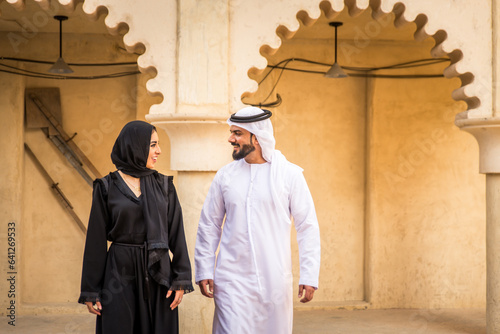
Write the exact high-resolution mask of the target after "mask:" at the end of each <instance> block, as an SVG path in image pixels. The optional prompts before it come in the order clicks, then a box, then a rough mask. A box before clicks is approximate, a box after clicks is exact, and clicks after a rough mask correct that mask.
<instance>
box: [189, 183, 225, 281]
mask: <svg viewBox="0 0 500 334" xmlns="http://www.w3.org/2000/svg"><path fill="white" fill-rule="evenodd" d="M224 216H225V207H224V199H223V197H222V193H221V189H220V173H217V174H216V175H215V178H214V180H213V182H212V185H211V186H210V189H209V191H208V195H207V197H206V199H205V203H204V204H203V210H202V211H201V216H200V221H199V223H198V233H197V235H196V246H195V251H194V262H195V281H196V284H198V283H199V282H200V281H202V280H204V279H214V268H215V252H216V250H217V247H218V246H219V242H220V238H221V233H222V223H223V221H224Z"/></svg>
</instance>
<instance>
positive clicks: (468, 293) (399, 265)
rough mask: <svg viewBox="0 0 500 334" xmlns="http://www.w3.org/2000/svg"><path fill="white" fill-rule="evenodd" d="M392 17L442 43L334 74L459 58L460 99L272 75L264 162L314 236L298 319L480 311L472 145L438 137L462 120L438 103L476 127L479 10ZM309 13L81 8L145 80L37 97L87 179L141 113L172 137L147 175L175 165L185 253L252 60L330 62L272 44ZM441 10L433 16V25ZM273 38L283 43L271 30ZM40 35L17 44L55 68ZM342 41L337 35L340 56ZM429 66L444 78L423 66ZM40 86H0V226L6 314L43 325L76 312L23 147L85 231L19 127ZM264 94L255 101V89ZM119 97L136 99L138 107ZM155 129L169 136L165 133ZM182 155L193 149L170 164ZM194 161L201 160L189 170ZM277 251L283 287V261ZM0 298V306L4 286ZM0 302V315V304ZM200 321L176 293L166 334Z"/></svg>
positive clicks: (66, 246)
mask: <svg viewBox="0 0 500 334" xmlns="http://www.w3.org/2000/svg"><path fill="white" fill-rule="evenodd" d="M13 2H14V3H15V4H21V1H17V2H15V1H13ZM70 2H71V1H70ZM346 2H347V3H348V7H349V13H348V11H347V9H345V8H346V6H345V5H344V1H342V0H335V1H330V3H331V5H332V7H333V10H334V11H338V12H342V11H343V12H342V14H341V15H349V17H350V14H359V13H360V12H362V10H364V9H365V8H367V7H368V5H369V2H368V1H361V0H360V1H346ZM400 2H402V3H404V4H405V6H406V9H405V10H406V11H405V14H404V15H403V16H402V17H401V18H400V19H398V20H397V22H400V23H401V22H404V21H405V20H410V21H411V20H413V19H415V18H416V17H417V15H418V14H421V13H423V14H425V15H426V17H427V18H428V25H426V27H425V28H424V29H421V27H422V22H421V21H422V20H421V19H422V17H420V19H419V22H420V23H419V25H418V27H419V31H418V32H419V35H425V34H430V35H432V34H434V33H435V32H436V31H438V30H439V29H444V31H446V35H447V36H446V38H445V40H446V42H445V43H443V44H441V42H443V38H442V35H439V34H438V35H439V36H438V37H439V38H438V40H439V43H438V44H439V45H438V47H437V48H434V49H433V45H434V43H433V41H432V40H430V39H429V40H426V41H425V42H422V43H420V42H418V43H417V42H413V41H412V40H411V38H410V39H406V40H405V41H399V40H398V41H395V40H388V41H381V42H380V41H379V42H377V41H376V38H374V40H372V43H370V45H369V46H368V47H366V48H363V50H362V52H360V53H359V54H357V55H356V56H355V57H354V58H353V59H351V61H352V62H353V63H351V64H347V63H346V64H345V65H378V64H381V63H382V64H386V63H393V62H396V61H397V60H398V59H407V58H415V57H428V56H429V55H430V54H431V52H432V53H433V54H434V55H440V56H442V55H444V54H445V53H446V52H451V51H453V50H454V49H460V50H461V51H462V52H463V55H464V56H463V61H462V62H459V63H457V65H456V66H454V67H453V68H452V69H448V70H446V73H447V74H449V75H450V76H454V75H456V74H457V73H464V72H467V71H470V72H471V73H473V74H474V76H475V77H476V78H477V79H476V81H474V84H473V85H469V86H467V88H466V89H459V88H460V85H461V84H460V82H459V81H458V80H457V79H453V80H447V79H420V80H386V79H373V80H365V79H359V78H347V79H343V81H331V80H327V79H323V78H321V77H319V76H317V75H316V76H315V75H309V74H299V73H292V72H287V73H285V74H284V77H283V79H282V81H281V82H280V84H279V90H278V92H279V93H280V94H281V95H282V97H283V98H284V103H283V105H282V106H280V107H279V108H277V109H276V112H275V117H274V119H273V122H274V126H275V129H276V137H277V141H278V148H279V149H281V150H282V151H283V152H284V153H285V155H287V157H288V158H289V159H290V160H291V161H292V162H295V163H297V164H298V165H300V166H302V167H303V168H304V169H305V172H304V173H305V176H306V179H307V181H308V183H309V185H310V187H311V191H312V193H313V197H314V199H315V203H316V206H317V210H318V217H319V220H320V227H321V232H322V243H323V249H324V250H323V261H322V269H321V278H320V290H319V291H318V293H317V294H316V296H315V302H313V304H312V305H332V304H333V303H336V302H340V304H341V305H342V303H344V304H347V303H349V301H351V300H367V301H369V302H370V303H371V305H372V307H375V308H384V307H388V308H392V307H417V308H418V307H482V306H484V294H485V293H484V290H485V283H484V282H485V262H484V258H485V245H484V234H485V230H484V220H485V217H484V216H485V210H484V209H485V208H484V177H483V176H480V175H479V174H478V173H477V172H478V163H477V161H478V149H477V145H476V143H475V142H474V140H473V138H472V137H471V136H469V135H468V134H466V133H464V132H460V131H459V130H458V128H456V127H455V126H454V125H453V119H454V115H455V114H457V113H459V112H462V111H464V110H465V109H466V107H465V105H464V104H463V103H457V102H454V101H453V100H452V98H451V97H452V94H453V95H454V96H455V97H456V98H458V99H467V98H470V97H474V96H479V97H480V98H481V105H480V108H479V109H477V112H476V111H475V112H472V113H469V114H468V115H465V116H464V117H469V116H474V115H475V116H480V115H482V116H485V115H488V114H491V105H492V101H491V99H492V98H491V92H492V91H491V86H490V84H491V72H492V71H491V49H492V45H491V40H492V39H491V8H490V2H489V1H487V0H480V1H475V2H469V1H465V0H460V1H451V0H446V1H439V2H436V1H432V0H426V1H413V0H402V1H400ZM42 3H45V2H43V1H42ZM374 3H375V2H374ZM395 3H396V1H392V0H382V1H381V4H382V8H381V11H383V12H389V11H391V10H392V9H393V5H394V4H395ZM319 4H320V1H317V2H314V1H313V2H311V1H305V0H294V1H289V2H287V3H286V4H285V3H284V2H280V1H267V0H266V1H265V0H259V1H253V2H248V1H241V0H231V1H229V2H227V1H215V2H214V1H209V0H206V1H203V2H198V1H194V0H183V1H181V2H175V1H156V0H149V1H142V2H137V1H121V0H87V1H85V3H84V5H83V8H84V10H85V11H86V12H87V13H90V14H92V13H93V14H97V13H98V12H100V10H98V9H102V8H101V7H100V6H106V8H107V9H108V12H109V14H108V16H107V18H106V25H107V26H108V28H110V30H111V31H116V30H119V29H118V28H119V27H121V26H122V25H120V23H122V22H124V23H126V24H127V25H128V26H129V33H128V34H127V35H126V36H125V44H126V45H127V47H128V48H129V50H134V48H135V47H136V46H140V45H141V44H142V45H144V46H145V47H146V53H145V54H144V55H143V56H141V57H140V58H139V65H140V66H141V68H143V69H146V68H154V69H156V71H157V72H158V75H157V77H156V78H155V79H154V80H150V81H148V78H149V77H146V76H144V75H142V76H140V77H138V78H123V79H119V80H115V81H113V83H109V82H106V81H90V82H72V81H65V82H50V86H57V87H60V88H61V96H62V99H61V103H62V107H63V123H64V127H65V128H66V131H67V132H68V133H73V132H78V133H79V134H78V136H77V137H76V138H75V142H77V143H78V144H79V145H81V148H82V149H83V150H84V151H86V152H87V153H88V154H89V157H90V158H91V160H92V161H93V162H94V163H95V164H96V166H97V168H98V169H99V170H100V171H101V173H103V174H104V173H106V172H108V171H109V170H112V169H113V166H112V165H111V163H110V161H109V152H110V149H111V146H112V143H113V140H114V138H116V135H117V133H118V131H119V130H120V129H121V127H122V125H123V124H124V123H125V122H126V121H128V120H131V119H135V118H139V119H144V118H145V117H146V115H148V117H149V118H150V120H153V121H155V122H158V124H160V125H161V126H162V128H163V129H169V127H171V128H173V127H177V128H180V129H182V131H178V132H177V135H175V137H172V138H168V137H167V135H166V133H165V132H164V131H163V130H161V131H160V140H161V144H162V148H163V154H162V159H161V160H160V163H159V164H158V169H159V170H160V171H162V172H165V173H172V172H171V171H169V169H170V166H171V164H174V163H175V164H176V166H180V167H179V168H176V170H179V172H173V173H174V174H175V175H176V179H175V180H176V181H175V182H176V185H177V187H178V191H179V197H180V199H181V204H182V206H183V209H184V216H185V228H186V235H187V241H188V246H189V251H190V254H191V256H192V255H193V253H194V238H195V232H196V226H197V220H198V217H199V212H200V210H201V207H202V203H203V200H204V196H205V194H206V191H207V190H208V186H209V184H210V181H211V179H212V177H213V175H214V172H215V169H216V166H220V165H221V164H223V163H224V162H225V161H226V160H225V159H227V158H226V156H225V155H224V154H225V150H226V147H227V154H228V155H229V154H230V148H229V146H228V144H227V143H226V142H225V137H226V135H227V133H226V132H225V131H226V130H225V125H224V123H223V120H224V118H226V117H227V115H228V114H229V112H234V111H235V109H237V108H238V107H240V106H241V105H242V103H241V100H240V98H241V96H242V94H244V93H245V92H253V91H254V90H256V89H257V85H256V82H255V81H252V80H251V78H249V77H248V70H249V69H251V68H252V67H253V66H257V67H258V68H259V69H264V68H265V66H266V58H264V56H263V55H261V54H260V52H262V53H263V54H265V55H267V57H268V58H269V59H270V60H273V59H274V60H276V59H280V57H283V58H285V57H289V56H292V55H293V56H299V55H302V56H303V57H305V58H308V57H309V58H311V57H313V56H314V57H315V59H316V60H321V59H323V60H324V61H331V56H332V54H331V51H328V52H326V51H325V50H326V48H328V49H330V50H331V44H330V43H331V40H329V41H324V40H323V41H310V40H305V39H303V40H290V41H286V40H285V41H283V42H282V41H281V40H280V38H279V37H278V36H277V34H276V29H277V28H278V27H280V26H281V25H283V26H286V27H287V28H288V29H289V30H290V31H293V30H296V29H298V28H299V27H300V24H299V21H298V20H297V18H296V16H297V13H298V12H299V11H300V10H305V11H307V15H302V17H305V18H308V19H307V20H306V21H308V20H309V21H310V22H309V21H308V23H313V21H314V19H315V18H317V17H318V16H319V15H320V14H321V11H320V10H319ZM152 8H153V9H154V10H152ZM21 9H22V8H21ZM381 11H378V12H377V13H379V14H380V13H381ZM444 12H446V13H447V15H445V16H443V14H442V13H444ZM333 16H334V15H333V14H332V17H333ZM356 18H358V19H359V20H361V16H359V17H358V16H356V17H354V18H353V20H356ZM84 22H88V24H92V22H91V21H84ZM457 22H460V24H457ZM313 27H314V26H313ZM177 29H179V30H178V31H177ZM403 29H405V28H404V27H403ZM410 30H411V29H410ZM280 31H281V32H284V33H285V35H287V33H288V34H289V35H291V33H290V31H287V29H284V28H280ZM406 31H407V32H408V31H409V30H406ZM409 33H410V34H412V33H413V31H411V32H409ZM39 37H40V39H39V40H38V39H30V41H29V43H28V44H27V45H23V47H24V48H25V49H26V50H27V51H29V54H28V56H30V57H34V58H52V57H55V51H56V50H48V49H47V48H46V45H47V43H48V41H49V40H53V39H54V38H56V36H55V35H54V34H50V35H47V36H43V35H40V36H39ZM80 37H82V36H78V35H74V36H67V37H66V38H65V43H67V45H68V47H69V50H72V51H65V57H66V56H67V58H68V59H71V60H72V61H84V60H87V59H86V56H85V52H88V53H90V52H100V53H102V55H103V56H104V58H106V57H108V59H109V60H110V61H114V60H120V59H135V58H134V57H133V56H131V55H128V54H119V56H115V55H116V53H115V52H112V50H111V49H110V48H111V46H110V44H109V43H111V44H113V43H115V41H116V39H118V40H120V39H121V37H119V36H118V37H112V36H110V35H107V34H106V35H98V36H92V37H93V39H92V42H90V43H87V44H86V45H84V49H85V52H83V51H81V49H79V47H80V46H81V45H80V44H81V40H82V39H81V38H80ZM87 37H88V36H85V38H87ZM354 37H355V36H353V35H351V36H344V37H343V38H345V39H346V41H347V40H351V41H352V40H353V38H354ZM2 40H4V39H2ZM4 41H5V40H4ZM2 43H4V44H2V45H0V50H2V55H9V54H8V53H9V52H11V51H12V50H11V46H10V45H8V44H5V42H2ZM280 43H282V49H279V50H278V51H277V52H276V54H274V55H271V54H272V53H273V52H269V51H272V50H271V49H270V48H268V47H267V48H266V47H265V48H263V49H261V47H262V46H264V45H270V46H271V47H273V48H278V47H279V46H280ZM9 50H10V51H9ZM65 50H66V49H65ZM79 50H80V51H79ZM5 53H7V54H5ZM11 55H12V54H11ZM272 57H274V58H272ZM101 59H102V58H101ZM89 61H90V60H89ZM436 69H438V70H439V71H440V72H442V71H444V70H445V69H444V68H443V67H439V66H438V67H437V68H436ZM152 72H154V71H152ZM253 78H256V77H255V76H254V77H253ZM257 78H258V77H257ZM276 78H277V76H276V75H274V79H276ZM468 78H469V77H464V80H465V81H467V80H469V79H468ZM45 85H46V83H45V82H42V81H40V80H35V79H26V80H24V79H22V78H19V77H12V76H10V75H6V74H2V75H1V76H0V87H2V89H1V90H0V108H1V112H2V123H1V124H0V126H1V127H2V133H3V134H4V136H2V138H3V139H2V140H0V149H1V151H2V152H3V153H4V156H5V157H6V159H7V160H6V161H7V166H8V168H7V169H6V171H7V175H8V178H6V179H5V181H3V182H2V188H1V192H2V194H3V195H2V198H3V201H2V203H1V204H0V205H1V211H0V212H1V213H2V219H3V222H2V224H6V222H7V221H8V220H10V219H14V220H17V221H19V222H20V223H19V225H18V230H19V234H20V239H18V240H19V246H20V250H19V254H20V255H21V259H22V261H21V262H20V267H19V272H20V275H19V280H18V284H19V285H18V287H19V289H20V291H19V293H20V299H18V300H19V301H22V303H23V304H24V309H23V311H24V312H25V313H29V312H40V311H41V310H42V311H43V312H55V310H58V308H57V307H61V306H62V307H66V309H65V310H66V311H67V309H68V308H69V307H70V306H69V305H73V306H74V307H75V308H76V307H78V310H79V311H80V312H85V310H84V309H82V308H81V307H80V306H79V305H74V301H75V299H76V297H77V296H78V290H79V275H80V271H81V255H82V252H83V242H84V241H83V240H84V239H83V235H82V233H81V232H80V231H79V230H78V229H77V228H76V227H75V225H74V223H73V222H72V221H71V218H70V217H69V216H68V215H67V213H66V212H65V211H64V210H63V209H61V207H60V205H59V204H58V202H57V201H56V199H55V198H54V196H53V195H52V194H50V189H48V188H47V184H46V181H45V180H44V179H43V177H42V176H41V175H40V173H39V171H38V170H37V169H36V167H35V166H34V165H33V163H32V162H31V161H30V160H29V157H27V156H26V155H23V154H22V153H21V152H22V141H23V140H24V138H26V140H27V141H29V142H30V145H32V146H33V150H34V151H35V153H37V154H38V155H39V156H40V157H42V163H44V165H45V166H47V168H48V169H49V170H54V171H55V172H57V173H56V174H57V175H58V177H60V180H56V181H58V182H60V186H61V188H62V189H63V190H64V191H65V192H67V193H68V197H69V198H70V200H71V202H72V203H73V204H74V206H75V209H76V211H77V213H78V214H79V216H80V217H81V219H82V220H83V221H85V222H86V216H87V215H88V211H89V204H90V190H89V187H88V186H87V185H86V184H84V183H82V181H81V180H80V178H79V177H78V176H75V173H74V171H72V170H71V169H67V168H66V166H65V162H64V161H63V160H61V159H60V158H59V157H58V156H57V155H56V154H55V152H54V150H53V148H51V146H50V144H49V143H47V142H46V139H45V138H43V136H42V135H40V133H39V132H36V131H32V130H30V131H27V132H26V133H23V130H22V124H23V120H22V110H23V107H22V103H23V102H22V101H23V96H22V91H23V89H20V87H21V88H24V87H25V86H29V87H41V86H45ZM266 85H267V86H266ZM266 85H264V86H263V87H262V88H261V89H263V90H262V91H259V92H258V93H257V95H256V96H255V98H256V99H257V98H258V97H259V96H261V95H259V94H264V91H266V89H268V88H269V87H270V86H269V83H267V84H266ZM144 87H148V89H149V91H150V92H153V93H160V94H161V95H163V100H161V101H160V99H159V98H157V99H150V98H148V97H147V95H146V94H145V92H144V90H143V88H144ZM136 88H140V90H139V93H138V94H139V95H136V90H135V89H136ZM457 89H458V91H455V93H453V91H454V90H457ZM266 92H267V91H266ZM160 102H161V103H160ZM153 103H155V105H154V106H153V107H151V108H150V106H151V104H153ZM166 120H167V121H168V120H170V121H172V120H173V122H174V123H169V124H167V122H166ZM318 120H319V121H318ZM162 122H163V123H162ZM204 122H205V123H204ZM172 124H174V125H172ZM204 124H207V128H210V129H211V130H210V134H207V131H204V130H203V125H204ZM170 134H171V135H173V134H174V132H170ZM219 140H220V142H219ZM13 143H14V144H13ZM170 143H172V145H173V147H172V148H170ZM184 144H185V145H186V146H185V147H189V148H196V150H195V149H193V150H184V151H182V150H179V149H178V148H179V147H180V146H181V145H184ZM176 148H177V149H178V150H177V152H185V153H184V154H185V155H184V156H183V155H182V154H181V155H175V157H174V158H175V159H173V160H172V161H170V158H171V154H170V151H171V150H172V151H173V150H174V149H176ZM193 152H195V153H199V152H202V153H203V154H204V155H203V156H201V155H198V156H197V155H196V154H193ZM193 157H194V158H193ZM196 157H198V160H199V161H197V160H196V159H195V158H196ZM201 157H203V159H201ZM205 157H208V158H205ZM208 159H212V160H210V161H209V163H203V161H204V160H207V161H208ZM174 160H175V161H174ZM186 161H187V162H192V165H193V166H190V165H191V164H187V163H186ZM4 185H5V186H4ZM4 226H5V225H4ZM0 240H1V241H2V245H4V241H5V240H6V234H5V231H0ZM293 247H294V248H293V249H294V254H295V257H294V268H296V271H295V278H297V276H298V261H297V249H296V245H294V246H293ZM2 270H4V271H5V269H4V267H2ZM41 278H43V279H41ZM0 287H1V288H2V291H4V290H3V288H4V287H7V285H6V283H5V281H2V283H1V284H0ZM1 298H2V299H1V300H3V301H5V299H6V296H5V295H2V296H1ZM314 303H318V304H314ZM212 310H213V305H212V302H211V301H210V300H208V299H206V298H203V297H202V296H201V295H200V294H199V292H195V293H193V294H191V295H189V296H187V297H186V298H185V300H184V301H183V304H182V305H181V322H182V323H181V326H182V328H183V330H184V331H186V332H201V331H202V332H209V331H210V323H211V317H212ZM1 312H5V311H1Z"/></svg>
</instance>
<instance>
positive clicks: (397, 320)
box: [0, 309, 486, 334]
mask: <svg viewBox="0 0 500 334" xmlns="http://www.w3.org/2000/svg"><path fill="white" fill-rule="evenodd" d="M2 318H3V317H2ZM485 321H486V316H485V310H484V309H481V310H479V309H473V310H469V309H468V310H451V309H447V310H413V309H410V310H401V309H393V310H354V311H349V310H300V309H299V310H296V311H295V315H294V334H306V333H307V334H310V333H317V334H326V333H328V334H486V325H485ZM0 333H16V334H21V333H22V334H32V333H33V334H91V333H94V318H93V317H92V316H91V315H88V314H74V315H67V314H66V315H43V316H40V315H38V316H37V315H30V316H19V317H17V319H16V326H15V327H12V326H8V325H7V319H5V318H4V319H2V323H1V324H0ZM189 334H191V333H189ZM193 334H196V333H193Z"/></svg>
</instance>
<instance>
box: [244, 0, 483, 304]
mask: <svg viewBox="0 0 500 334" xmlns="http://www.w3.org/2000/svg"><path fill="white" fill-rule="evenodd" d="M346 2H347V1H346ZM349 3H352V2H349ZM351 7H352V6H351ZM321 9H322V13H321V16H320V17H319V18H318V19H311V18H310V17H309V16H308V15H307V13H305V12H299V13H298V15H297V18H298V19H299V22H300V28H299V29H298V30H297V31H295V32H291V31H289V30H287V29H286V28H285V27H280V28H278V29H277V33H278V35H279V36H280V37H281V39H282V45H281V46H280V47H279V48H278V49H272V48H270V47H268V46H264V47H262V48H261V50H260V51H261V54H262V55H263V56H264V57H265V58H266V60H267V62H268V64H269V65H270V66H268V67H267V68H265V69H256V68H253V69H251V70H250V71H249V76H250V78H252V79H254V80H255V81H257V82H259V83H260V84H259V89H258V90H257V91H256V92H255V94H249V93H245V94H244V95H243V102H244V103H252V104H257V105H258V104H259V103H264V104H265V103H268V102H270V101H275V100H277V95H276V94H279V95H280V97H281V98H282V102H281V105H279V106H277V107H276V108H274V112H275V116H274V120H273V124H274V126H275V135H276V138H277V143H278V144H277V147H278V149H280V150H282V151H283V152H284V154H285V155H286V156H287V157H288V158H289V159H290V160H291V161H292V162H295V163H297V164H298V165H300V166H302V167H303V168H304V169H305V172H304V174H305V176H306V179H307V180H308V183H309V185H310V188H311V192H312V194H313V197H314V199H315V203H316V206H317V212H318V218H319V220H320V229H321V233H322V250H323V253H322V269H321V275H320V286H321V292H320V293H318V295H317V297H316V296H315V298H316V299H317V300H318V301H320V302H323V303H324V304H325V305H341V306H349V305H352V306H354V307H367V306H368V304H366V303H363V301H364V302H368V303H370V304H371V305H372V306H373V307H376V308H383V307H388V308H394V307H401V308H411V307H415V308H419V307H423V308H426V307H429V308H435V307H450V305H451V306H454V307H462V306H464V305H466V306H467V307H480V306H482V305H483V303H484V301H483V298H482V296H484V291H485V285H484V282H485V279H484V275H485V271H484V267H485V263H484V260H482V259H484V255H485V247H484V240H483V235H484V232H485V231H484V223H483V222H484V219H485V218H484V210H483V209H482V208H483V207H484V199H483V198H484V177H483V176H480V175H477V162H476V160H477V154H478V153H477V145H476V143H475V142H474V139H473V138H470V136H468V135H467V134H465V133H463V132H460V131H459V129H458V128H457V127H456V126H455V125H454V117H455V115H456V114H458V113H460V112H462V111H465V110H466V109H471V108H474V107H476V106H477V105H478V104H479V101H478V99H477V98H475V97H465V96H464V95H460V94H459V93H457V92H460V91H461V87H463V86H464V85H466V84H468V83H470V82H471V81H472V78H473V76H472V75H471V74H470V73H468V74H464V75H458V74H457V73H453V75H449V73H452V72H453V71H454V70H453V68H454V64H456V62H457V61H458V60H459V59H460V57H461V52H460V51H458V50H456V51H452V52H450V53H449V54H443V53H442V52H438V51H437V49H438V48H439V47H438V46H439V45H440V43H441V42H442V41H443V40H444V39H446V33H445V32H444V31H438V32H437V33H436V35H434V36H433V37H432V38H425V37H428V36H425V35H424V34H422V26H423V25H425V20H426V18H425V17H424V16H423V15H420V16H418V17H417V18H416V20H415V22H412V23H407V24H399V23H405V22H402V19H401V11H404V7H403V6H402V5H397V6H395V7H394V12H391V13H388V14H385V15H381V13H380V11H377V10H375V9H373V8H372V7H368V8H367V9H366V10H363V11H353V10H352V8H347V7H346V8H345V9H344V10H342V11H341V12H335V11H333V10H332V8H331V7H330V6H329V4H328V3H326V2H323V3H322V4H321ZM330 21H341V22H343V24H344V25H343V26H342V27H341V28H339V29H338V35H339V49H338V51H339V53H338V62H339V64H340V65H342V66H344V67H345V71H346V72H347V73H349V74H351V76H350V77H348V78H342V79H330V78H324V77H323V75H322V74H321V73H314V72H323V73H324V72H326V71H327V70H328V66H325V65H318V64H317V63H314V64H313V63H311V62H304V61H299V60H298V59H307V60H311V61H315V62H318V63H329V64H332V63H333V59H334V41H333V36H334V30H333V28H332V27H330V26H329V25H328V22H330ZM395 25H397V26H398V28H396V27H395ZM415 34H416V35H419V34H420V35H422V36H423V37H424V38H421V39H419V40H417V41H416V40H415ZM436 45H437V46H436ZM431 50H432V54H433V55H434V56H439V57H443V58H447V59H445V61H444V62H441V61H433V60H432V59H429V58H432V57H431ZM421 59H428V60H426V61H423V62H419V63H414V64H406V63H408V62H413V61H417V60H421ZM434 59H436V58H434ZM403 63H405V64H406V65H404V66H401V65H400V66H396V67H398V68H397V69H391V68H385V69H377V68H380V67H395V66H394V65H397V64H403ZM416 64H418V66H414V67H413V66H407V65H416ZM422 64H427V65H426V66H422ZM276 66H277V67H276ZM349 68H350V69H349ZM360 68H364V70H360ZM368 68H369V69H370V70H369V71H367V70H366V69H368ZM269 72H271V73H270V74H269ZM443 73H446V74H447V76H458V78H454V79H451V80H449V79H447V78H445V77H444V76H443ZM273 88H274V89H273ZM454 91H455V93H453V95H454V96H455V97H457V98H458V99H459V100H462V101H459V102H456V101H453V99H452V92H454ZM268 96H269V98H268V99H267V100H266V98H267V97H268ZM463 101H465V103H464V102H463ZM458 244H460V245H470V247H464V248H457V247H456V245H458ZM478 245H480V246H478ZM294 249H295V251H297V249H296V247H295V248H294ZM297 258H298V257H297V256H296V257H294V259H297ZM295 265H296V267H298V263H296V264H295ZM471 267H473V268H477V270H474V272H471V271H470V268H471ZM467 275H473V278H470V276H469V277H468V278H467V279H464V277H465V276H467ZM297 278H298V272H297V273H295V279H297ZM478 282H481V283H479V284H478Z"/></svg>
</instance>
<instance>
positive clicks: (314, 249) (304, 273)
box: [290, 173, 321, 289]
mask: <svg viewBox="0 0 500 334" xmlns="http://www.w3.org/2000/svg"><path fill="white" fill-rule="evenodd" d="M290 212H291V214H292V216H293V219H294V222H295V230H296V231H297V242H298V244H299V258H300V279H299V285H309V286H312V287H314V288H316V289H317V288H318V281H319V267H320V258H321V246H320V236H319V225H318V218H317V217H316V210H315V208H314V202H313V199H312V196H311V192H310V191H309V188H308V186H307V183H306V180H305V178H304V175H303V174H302V173H298V175H297V176H296V177H295V179H294V181H293V183H292V187H291V191H290Z"/></svg>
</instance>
